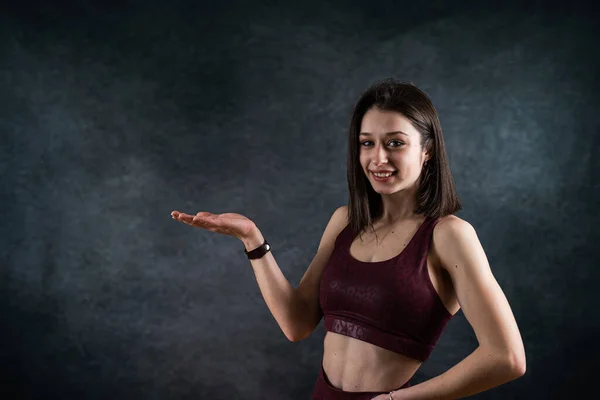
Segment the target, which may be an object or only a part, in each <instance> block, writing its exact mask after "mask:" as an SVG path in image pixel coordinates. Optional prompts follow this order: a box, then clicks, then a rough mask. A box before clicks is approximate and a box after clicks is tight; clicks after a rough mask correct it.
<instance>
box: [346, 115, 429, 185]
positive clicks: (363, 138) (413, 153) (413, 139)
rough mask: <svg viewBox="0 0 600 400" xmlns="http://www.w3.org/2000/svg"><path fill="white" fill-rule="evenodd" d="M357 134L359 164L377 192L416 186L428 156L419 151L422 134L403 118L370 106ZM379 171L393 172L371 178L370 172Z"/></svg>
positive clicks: (421, 150)
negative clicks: (390, 174)
mask: <svg viewBox="0 0 600 400" xmlns="http://www.w3.org/2000/svg"><path fill="white" fill-rule="evenodd" d="M391 132H394V133H391ZM359 133H360V135H359V138H358V139H359V155H360V164H361V166H362V169H363V172H364V173H365V175H366V176H367V178H368V180H369V182H371V185H372V186H373V189H374V190H375V191H376V192H377V193H379V194H382V195H383V194H392V193H395V192H398V191H400V190H405V189H412V188H416V187H417V183H418V178H419V174H420V173H421V169H422V166H423V163H424V162H425V161H427V160H428V159H429V155H428V154H427V152H425V151H424V150H423V149H422V148H421V144H420V140H421V134H420V133H419V131H417V130H416V129H415V128H414V127H413V126H412V124H411V123H410V121H409V120H408V119H407V118H406V117H404V116H403V115H402V114H400V113H398V112H395V111H383V110H380V109H379V108H377V107H373V108H371V109H370V110H369V111H367V112H366V113H365V115H364V117H363V120H362V123H361V128H360V132H359ZM380 170H384V171H394V172H393V174H392V176H390V177H389V178H378V177H376V176H374V174H373V172H372V171H380Z"/></svg>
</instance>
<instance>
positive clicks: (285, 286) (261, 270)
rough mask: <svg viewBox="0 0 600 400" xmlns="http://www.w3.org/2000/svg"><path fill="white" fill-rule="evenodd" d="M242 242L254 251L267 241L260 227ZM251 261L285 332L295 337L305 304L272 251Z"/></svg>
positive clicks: (272, 312) (288, 336)
mask: <svg viewBox="0 0 600 400" xmlns="http://www.w3.org/2000/svg"><path fill="white" fill-rule="evenodd" d="M242 242H243V243H244V246H246V250H248V251H250V250H253V249H255V248H257V247H258V246H260V245H261V244H263V243H264V237H263V235H262V234H261V233H260V230H259V229H258V228H256V230H255V231H254V232H253V233H252V235H251V236H249V237H248V238H245V239H243V240H242ZM249 261H250V263H251V264H252V269H253V270H254V275H255V277H256V281H257V283H258V287H259V288H260V291H261V293H262V295H263V298H264V299H265V302H266V303H267V307H268V308H269V310H270V311H271V314H273V317H274V318H275V320H276V321H277V323H278V324H279V327H280V328H281V330H282V331H283V333H284V334H285V336H286V337H287V338H288V339H289V340H290V341H294V338H295V335H296V331H297V330H298V325H300V324H302V322H301V321H302V319H303V317H304V315H305V313H306V311H305V305H304V304H303V303H302V302H301V301H300V299H299V297H298V296H297V294H296V290H295V289H294V287H292V285H291V284H290V283H289V282H288V280H287V279H286V277H285V276H284V275H283V273H282V272H281V269H280V268H279V266H278V265H277V262H276V261H275V257H274V256H273V253H272V251H269V252H267V254H265V255H264V256H262V257H261V258H258V259H255V260H249Z"/></svg>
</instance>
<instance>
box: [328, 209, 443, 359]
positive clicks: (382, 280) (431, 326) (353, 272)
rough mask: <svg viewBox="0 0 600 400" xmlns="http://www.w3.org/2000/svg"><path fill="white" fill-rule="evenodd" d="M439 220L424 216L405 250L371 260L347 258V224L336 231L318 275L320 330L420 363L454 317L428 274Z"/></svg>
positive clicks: (349, 233) (349, 230) (348, 230)
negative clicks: (428, 254) (319, 275)
mask: <svg viewBox="0 0 600 400" xmlns="http://www.w3.org/2000/svg"><path fill="white" fill-rule="evenodd" d="M437 221H438V219H433V218H429V217H427V218H425V221H424V222H423V223H422V224H421V226H420V227H419V229H418V230H417V232H416V233H415V235H414V236H413V238H412V239H411V240H410V242H409V243H408V245H407V246H406V247H405V248H404V250H403V251H402V252H401V253H400V254H398V255H396V256H395V257H393V258H391V259H389V260H385V261H376V262H364V261H359V260H357V259H355V258H354V257H352V256H351V255H350V245H351V244H352V242H353V240H354V238H353V237H352V232H351V229H350V226H349V225H346V227H345V228H344V229H343V230H342V231H341V232H340V233H339V235H338V236H337V238H336V240H335V248H334V250H333V253H332V254H331V257H330V258H329V261H328V262H327V264H326V266H325V268H324V270H323V275H322V277H321V283H320V289H319V302H320V306H321V311H322V313H323V316H324V325H325V329H326V330H327V331H330V332H336V333H339V334H341V335H346V336H351V337H353V338H356V339H359V340H362V341H365V342H368V343H372V344H374V345H376V346H380V347H383V348H385V349H388V350H391V351H394V352H397V353H401V354H403V355H406V356H407V357H410V358H413V359H417V360H421V361H425V360H427V358H429V355H430V354H431V352H432V351H433V349H434V347H435V345H436V344H437V341H438V339H439V337H440V336H441V334H442V332H443V330H444V328H445V327H446V325H447V324H448V322H449V321H450V319H452V317H453V315H452V314H450V313H449V312H448V310H447V309H446V307H445V306H444V304H443V303H442V301H441V299H440V297H439V295H438V294H437V292H436V291H435V289H434V287H433V284H432V283H431V280H430V278H429V274H428V272H427V251H428V249H429V246H430V244H431V239H432V235H433V228H434V227H435V225H436V223H437Z"/></svg>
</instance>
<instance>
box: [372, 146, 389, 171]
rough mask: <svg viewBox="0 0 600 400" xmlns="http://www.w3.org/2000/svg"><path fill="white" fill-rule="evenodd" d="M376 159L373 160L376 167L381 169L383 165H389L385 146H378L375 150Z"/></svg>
mask: <svg viewBox="0 0 600 400" xmlns="http://www.w3.org/2000/svg"><path fill="white" fill-rule="evenodd" d="M374 153H375V154H374V159H373V160H371V162H372V163H373V164H375V166H376V167H379V166H380V165H381V164H385V163H387V152H386V150H385V147H384V146H381V145H378V146H377V147H376V148H375V150H374Z"/></svg>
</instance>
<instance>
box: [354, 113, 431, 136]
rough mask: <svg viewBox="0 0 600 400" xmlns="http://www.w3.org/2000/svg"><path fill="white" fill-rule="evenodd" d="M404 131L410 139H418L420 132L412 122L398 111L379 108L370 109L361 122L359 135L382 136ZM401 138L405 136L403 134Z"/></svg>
mask: <svg viewBox="0 0 600 400" xmlns="http://www.w3.org/2000/svg"><path fill="white" fill-rule="evenodd" d="M395 131H402V132H404V133H406V134H407V135H408V136H409V137H416V136H418V135H419V132H418V131H417V130H416V129H415V128H414V126H413V125H412V124H411V123H410V121H409V120H408V119H407V118H406V117H405V116H404V115H402V114H400V113H399V112H396V111H387V110H381V109H379V108H377V107H373V108H371V109H369V110H368V111H367V112H366V113H365V115H364V117H363V119H362V122H361V125H360V132H359V133H366V132H368V133H370V134H371V135H375V136H380V135H385V134H386V133H388V132H395ZM401 136H404V135H402V134H401Z"/></svg>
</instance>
